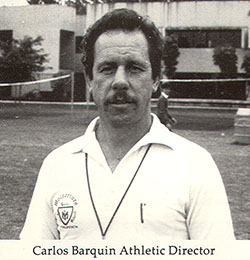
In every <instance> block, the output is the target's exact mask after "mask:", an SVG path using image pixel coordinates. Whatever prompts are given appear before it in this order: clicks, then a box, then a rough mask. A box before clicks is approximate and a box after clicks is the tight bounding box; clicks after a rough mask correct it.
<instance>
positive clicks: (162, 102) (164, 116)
mask: <svg viewBox="0 0 250 260" xmlns="http://www.w3.org/2000/svg"><path fill="white" fill-rule="evenodd" d="M160 89H161V94H160V97H159V99H158V102H157V115H158V117H159V119H160V122H161V123H162V124H164V125H165V126H166V127H167V128H168V129H169V130H170V131H172V125H173V124H176V123H177V120H176V119H175V118H174V117H172V116H171V115H170V114H169V111H168V97H169V92H170V90H169V88H167V87H161V88H160Z"/></svg>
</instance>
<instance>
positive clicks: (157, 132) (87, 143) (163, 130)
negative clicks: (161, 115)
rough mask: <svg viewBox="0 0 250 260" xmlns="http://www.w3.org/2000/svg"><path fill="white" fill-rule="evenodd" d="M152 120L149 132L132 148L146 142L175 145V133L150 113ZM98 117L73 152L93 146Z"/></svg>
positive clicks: (146, 143)
mask: <svg viewBox="0 0 250 260" xmlns="http://www.w3.org/2000/svg"><path fill="white" fill-rule="evenodd" d="M151 115H152V118H153V122H152V125H151V128H150V130H149V132H148V133H147V134H146V135H144V136H143V137H142V138H141V139H140V140H139V141H138V142H137V143H136V144H135V145H134V147H133V148H132V150H136V149H138V148H140V147H142V146H145V145H148V144H151V143H152V144H161V145H165V146H168V147H169V148H171V149H174V146H175V135H174V134H173V133H172V132H170V131H169V130H168V128H167V127H166V126H164V125H163V124H161V123H160V120H159V119H158V117H157V116H156V115H155V114H153V113H152V114H151ZM98 120H99V117H97V118H95V119H93V120H92V121H91V123H90V124H89V126H88V127H87V129H86V131H85V134H84V136H82V137H80V138H79V139H81V141H80V140H79V141H80V143H78V144H76V146H75V147H74V148H73V153H77V152H81V151H83V152H87V151H88V150H89V149H91V147H93V141H97V140H96V137H95V130H96V127H97V124H98Z"/></svg>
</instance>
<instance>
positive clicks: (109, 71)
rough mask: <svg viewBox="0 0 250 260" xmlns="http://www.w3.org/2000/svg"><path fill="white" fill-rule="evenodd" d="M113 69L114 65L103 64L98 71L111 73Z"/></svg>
mask: <svg viewBox="0 0 250 260" xmlns="http://www.w3.org/2000/svg"><path fill="white" fill-rule="evenodd" d="M114 70H115V68H114V66H111V65H105V66H102V67H101V68H100V69H99V72H100V73H103V74H111V73H113V72H114Z"/></svg>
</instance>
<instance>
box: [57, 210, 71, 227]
mask: <svg viewBox="0 0 250 260" xmlns="http://www.w3.org/2000/svg"><path fill="white" fill-rule="evenodd" d="M73 210H74V208H73V206H68V207H59V208H58V209H57V211H58V215H59V217H60V219H61V221H62V223H63V224H64V225H65V226H67V225H68V223H69V221H70V220H71V218H72V215H73Z"/></svg>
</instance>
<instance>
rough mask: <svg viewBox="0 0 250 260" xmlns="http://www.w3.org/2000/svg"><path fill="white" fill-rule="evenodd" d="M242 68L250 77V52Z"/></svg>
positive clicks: (245, 57)
mask: <svg viewBox="0 0 250 260" xmlns="http://www.w3.org/2000/svg"><path fill="white" fill-rule="evenodd" d="M241 68H242V69H243V70H244V71H245V72H246V74H247V75H250V52H248V53H247V54H246V55H245V56H244V59H243V63H242V64H241Z"/></svg>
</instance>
